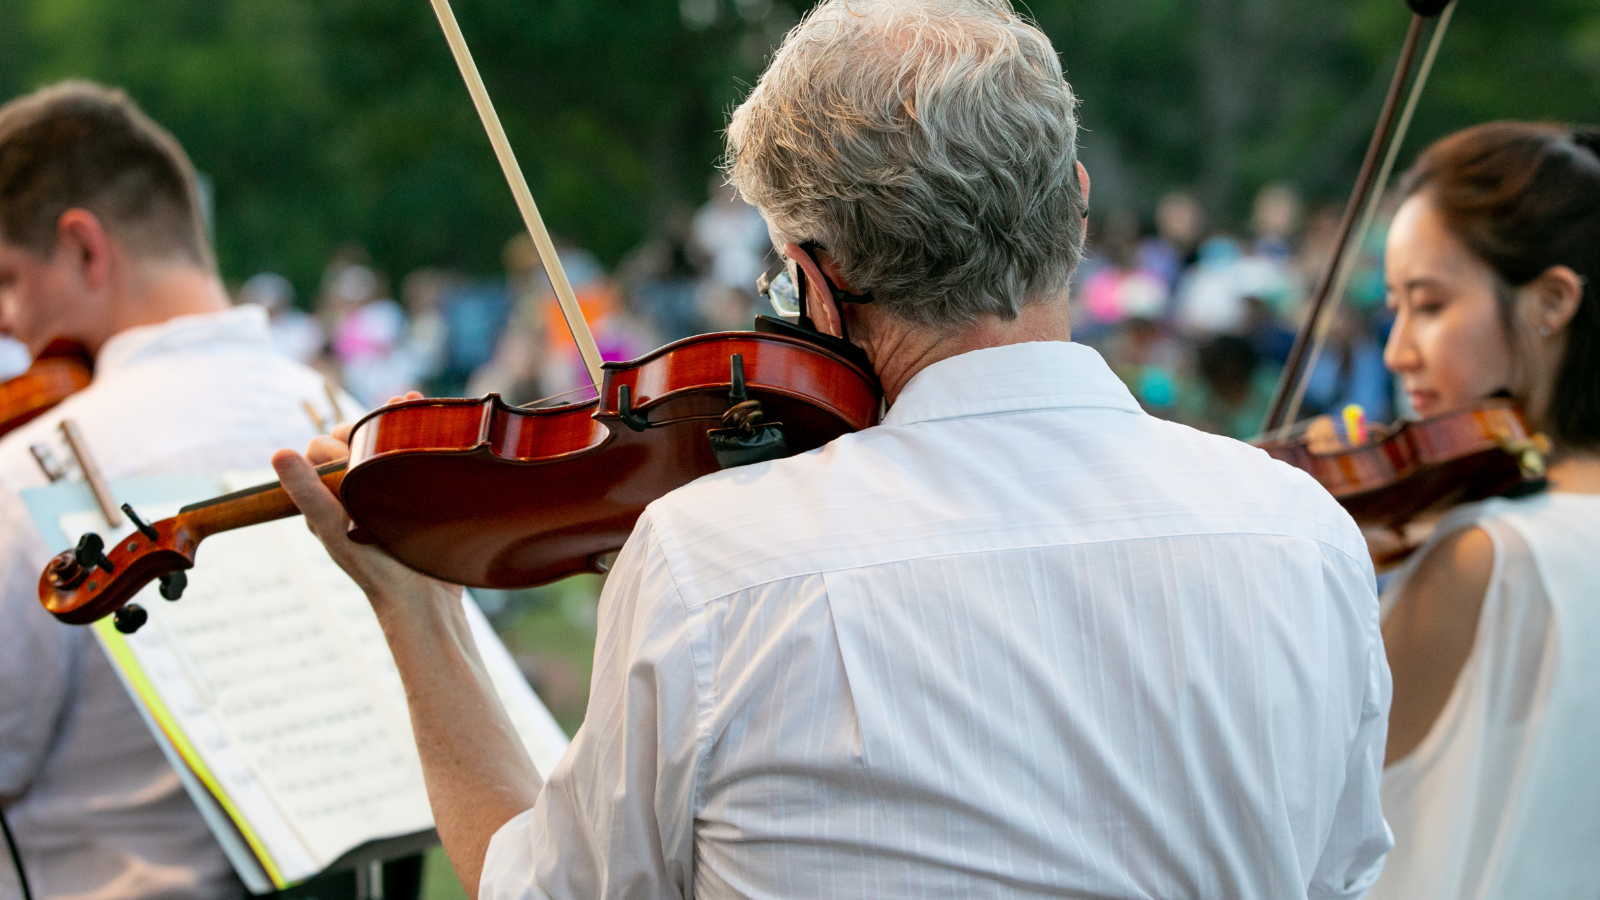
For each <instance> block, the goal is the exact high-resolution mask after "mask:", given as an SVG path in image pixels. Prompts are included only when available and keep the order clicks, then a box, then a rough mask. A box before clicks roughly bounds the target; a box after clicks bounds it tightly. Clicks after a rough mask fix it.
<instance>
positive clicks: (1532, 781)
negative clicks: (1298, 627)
mask: <svg viewBox="0 0 1600 900" xmlns="http://www.w3.org/2000/svg"><path fill="white" fill-rule="evenodd" d="M1597 147H1600V134H1597V133H1595V132H1591V131H1585V130H1578V131H1574V130H1571V129H1567V128H1562V127H1558V126H1554V125H1534V124H1527V123H1520V122H1495V123H1490V124H1487V125H1480V126H1477V127H1475V128H1470V129H1467V130H1466V131H1463V132H1460V133H1458V134H1455V135H1452V136H1450V137H1447V138H1445V139H1444V140H1442V141H1439V142H1438V143H1436V144H1434V145H1433V146H1432V147H1429V148H1428V149H1427V150H1426V151H1425V152H1424V153H1423V154H1422V156H1421V158H1420V159H1419V160H1418V161H1417V163H1416V165H1415V166H1413V167H1412V169H1411V171H1410V172H1409V173H1408V174H1407V176H1406V179H1405V181H1404V183H1403V191H1404V193H1405V195H1406V199H1405V202H1404V204H1403V205H1402V206H1401V207H1400V209H1399V211H1398V212H1397V213H1396V215H1395V220H1394V223H1393V225H1392V226H1391V229H1390V232H1389V239H1388V249H1387V254H1386V260H1385V269H1386V271H1385V277H1386V281H1387V288H1388V294H1389V304H1390V306H1391V308H1392V309H1393V310H1394V313H1395V316H1396V320H1395V324H1394V329H1393V331H1392V333H1391V334H1390V337H1389V344H1388V347H1387V348H1386V349H1385V353H1384V359H1385V363H1386V364H1387V365H1388V366H1389V368H1390V369H1391V370H1393V371H1394V373H1395V375H1396V376H1397V378H1399V379H1400V381H1401V382H1402V384H1403V386H1404V389H1405V391H1406V393H1407V395H1408V396H1409V398H1410V400H1411V404H1412V406H1413V407H1414V408H1415V409H1416V411H1417V413H1418V414H1419V415H1421V416H1428V415H1433V414H1435V413H1440V412H1446V411H1449V410H1451V409H1454V408H1457V407H1462V406H1466V405H1468V404H1471V403H1473V402H1475V401H1477V400H1479V399H1482V398H1485V397H1488V396H1489V395H1491V394H1495V393H1499V392H1509V394H1510V395H1511V396H1512V397H1513V398H1515V399H1516V400H1517V401H1518V402H1519V403H1520V404H1521V406H1522V409H1523V411H1524V413H1525V414H1526V415H1527V417H1528V419H1529V424H1530V425H1531V426H1532V427H1533V428H1534V429H1536V430H1539V431H1542V432H1544V434H1545V435H1546V436H1548V437H1549V439H1550V440H1551V442H1552V453H1551V455H1550V466H1549V478H1550V487H1549V489H1548V490H1547V491H1545V492H1542V493H1540V494H1537V495H1534V496H1531V497H1525V498H1522V499H1516V500H1508V499H1494V500H1489V501H1486V502H1484V503H1478V504H1472V505H1469V506H1465V507H1461V508H1459V509H1457V510H1454V511H1453V512H1452V513H1451V514H1450V515H1448V516H1446V517H1445V518H1444V520H1443V521H1441V522H1440V524H1439V526H1438V527H1437V529H1436V530H1435V531H1434V534H1433V536H1432V537H1431V538H1430V539H1429V541H1428V543H1427V544H1425V545H1424V546H1423V547H1422V549H1421V550H1420V551H1419V552H1418V553H1417V554H1416V555H1415V556H1414V557H1413V558H1412V559H1411V561H1410V562H1409V563H1408V565H1407V566H1406V567H1405V568H1404V569H1402V570H1401V571H1400V572H1399V573H1398V574H1397V576H1396V577H1395V578H1394V580H1393V581H1392V582H1391V583H1390V585H1389V586H1388V588H1387V589H1386V590H1385V592H1384V606H1383V613H1384V626H1383V636H1384V643H1385V646H1386V651H1387V654H1388V658H1389V666H1390V670H1391V672H1392V673H1393V678H1394V702H1393V707H1392V712H1391V716H1390V720H1389V740H1388V748H1387V757H1386V765H1387V768H1386V769H1385V772H1384V782H1383V809H1384V815H1385V817H1386V818H1387V819H1388V821H1389V824H1390V827H1391V828H1392V829H1393V830H1394V833H1395V848H1394V851H1393V852H1392V853H1391V854H1390V856H1389V861H1388V863H1387V864H1386V868H1385V871H1384V873H1383V876H1382V877H1381V878H1380V879H1379V881H1378V885H1377V887H1376V888H1375V889H1374V890H1373V891H1372V893H1371V896H1372V897H1374V898H1387V897H1405V898H1408V900H1419V898H1420V900H1428V898H1441V900H1442V898H1459V897H1466V896H1471V897H1474V898H1481V897H1512V896H1515V897H1556V896H1561V897H1568V896H1580V895H1581V896H1597V895H1600V765H1597V764H1596V762H1595V758H1596V757H1595V754H1596V752H1597V749H1600V308H1597V303H1600V301H1597V299H1596V297H1595V290H1596V278H1597V277H1600V158H1597V156H1596V148H1597Z"/></svg>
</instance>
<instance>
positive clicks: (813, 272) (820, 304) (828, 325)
mask: <svg viewBox="0 0 1600 900" xmlns="http://www.w3.org/2000/svg"><path fill="white" fill-rule="evenodd" d="M783 255H784V256H787V257H789V258H790V259H792V260H794V261H795V262H796V263H798V264H799V266H800V271H801V272H802V273H804V274H805V277H806V298H805V300H806V315H808V316H810V317H811V324H812V325H814V326H816V329H817V330H818V331H820V332H822V333H823V334H826V335H828V336H830V337H836V338H843V337H844V325H843V323H841V322H840V321H839V307H838V305H836V304H835V303H834V302H833V294H832V293H831V292H829V290H828V283H827V282H826V281H824V280H823V279H822V270H821V269H820V268H818V267H817V261H816V260H814V259H812V258H811V254H809V253H807V252H806V251H805V250H803V249H801V247H800V245H799V244H796V243H794V242H792V241H791V242H790V243H787V244H784V245H783Z"/></svg>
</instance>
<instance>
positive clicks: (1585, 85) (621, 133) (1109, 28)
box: [0, 0, 1600, 293]
mask: <svg viewBox="0 0 1600 900" xmlns="http://www.w3.org/2000/svg"><path fill="white" fill-rule="evenodd" d="M1027 8H1028V9H1029V10H1030V11H1031V13H1032V14H1033V15H1034V16H1035V17H1036V18H1037V19H1038V21H1039V22H1040V24H1041V25H1042V26H1043V27H1044V28H1045V30H1046V31H1047V32H1048V33H1049V34H1050V36H1051V38H1052V39H1053V40H1054V41H1055V43H1056V47H1057V49H1058V50H1059V51H1060V52H1061V54H1062V57H1063V60H1064V62H1065V64H1066V67H1067V73H1068V78H1069V79H1070V80H1071V81H1072V82H1073V84H1074V86H1075V87H1076V88H1077V90H1078V91H1079V93H1080V95H1081V96H1082V98H1083V101H1084V106H1083V121H1084V124H1085V126H1086V129H1087V131H1086V133H1085V134H1084V147H1085V150H1084V153H1085V159H1086V161H1087V163H1088V164H1089V166H1090V168H1091V170H1092V172H1093V173H1094V175H1095V179H1096V200H1097V205H1098V206H1100V207H1101V208H1109V207H1111V206H1118V207H1124V208H1130V209H1136V210H1140V211H1142V212H1148V210H1149V209H1150V207H1151V206H1152V205H1153V204H1154V201H1155V199H1156V197H1157V196H1158V195H1159V193H1160V192H1161V191H1163V190H1165V189H1167V188H1170V187H1173V186H1182V185H1190V186H1194V187H1195V188H1196V189H1197V190H1198V191H1199V192H1200V194H1201V196H1202V197H1203V198H1204V199H1205V200H1206V201H1207V202H1208V204H1209V205H1211V207H1212V208H1213V209H1215V210H1218V211H1219V212H1220V213H1221V214H1222V216H1223V218H1224V219H1225V220H1230V219H1231V220H1233V221H1237V220H1238V219H1239V218H1240V217H1241V215H1242V214H1243V212H1244V211H1245V210H1246V209H1247V208H1248V203H1249V199H1250V197H1251V195H1252V194H1253V193H1254V191H1255V190H1256V189H1257V188H1258V187H1259V186H1260V185H1261V184H1263V183H1265V182H1267V181H1271V180H1275V179H1286V180H1289V181H1291V182H1294V183H1296V184H1298V185H1299V186H1300V187H1301V188H1302V190H1304V191H1305V192H1307V193H1308V194H1309V195H1310V196H1311V197H1313V198H1321V199H1333V200H1337V199H1339V198H1340V197H1341V196H1342V193H1343V192H1344V191H1345V190H1347V189H1348V184H1349V182H1350V180H1351V178H1352V177H1353V173H1354V169H1355V167H1356V165H1357V163H1358V162H1359V158H1360V154H1361V151H1362V148H1363V146H1364V144H1365V141H1366V139H1367V136H1368V134H1369V132H1370V129H1371V127H1372V120H1373V118H1374V116H1375V114H1376V111H1377V107H1378V105H1379V102H1380V100H1381V96H1382V92H1383V88H1384V85H1385V83H1386V80H1387V78H1388V75H1389V71H1390V69H1391V67H1392V65H1393V60H1394V57H1395V54H1396V52H1397V49H1398V46H1399V43H1400V38H1401V35H1402V33H1403V30H1404V26H1405V22H1406V18H1407V15H1408V13H1407V11H1406V10H1405V8H1404V6H1403V5H1402V3H1401V2H1400V0H1347V2H1341V3H1326V2H1314V0H1034V2H1032V3H1031V4H1027ZM798 11H800V9H799V8H792V7H790V6H786V5H784V4H783V3H781V2H775V0H524V2H508V0H459V3H458V5H457V9H456V12H457V16H458V17H459V19H460V20H461V22H462V25H463V28H464V29H465V31H466V33H467V37H468V40H469V42H470V43H471V45H472V48H473V50H474V52H475V54H476V56H477V59H478V61H479V64H480V66H481V67H482V69H483V72H484V77H485V79H486V81H487V82H488V85H489V89H490V92H491V94H492V95H493V96H494V97H495V98H496V99H497V101H498V104H499V107H500V111H501V113H502V115H503V116H504V117H505V123H506V128H507V130H508V132H509V133H510V135H511V138H512V141H513V143H514V145H515V146H516V148H517V150H518V152H519V154H520V156H521V158H522V162H523V165H524V168H525V170H526V172H527V174H528V178H529V181H530V183H531V184H532V187H533V191H534V194H535V196H536V197H537V198H538V200H539V203H540V205H541V208H542V209H543V211H544V213H545V215H546V217H547V219H548V220H549V222H550V224H551V227H552V229H553V230H555V231H556V232H558V233H560V234H563V235H566V236H568V237H569V238H571V239H573V240H575V241H577V242H579V243H581V244H583V245H585V246H588V247H590V248H592V249H593V250H595V251H596V252H597V253H599V254H600V256H601V257H602V258H603V259H605V260H606V261H607V262H614V261H615V260H616V259H618V258H619V257H620V256H621V255H622V254H623V253H624V252H626V251H627V250H628V249H629V248H630V247H631V246H633V245H634V244H635V243H636V242H637V241H639V240H640V239H641V238H642V237H643V236H645V235H646V234H648V233H650V232H652V231H655V230H659V229H660V228H662V227H663V226H664V225H665V224H666V223H667V222H669V221H670V220H672V219H673V218H674V217H681V216H682V215H683V214H684V212H685V211H686V210H687V209H690V208H692V207H693V205H694V204H696V203H698V202H699V201H700V200H702V199H703V198H704V196H705V191H706V182H707V179H708V177H709V176H711V175H712V174H713V171H714V165H715V161H716V159H717V156H718V152H719V149H720V142H721V131H722V127H723V125H724V123H725V120H726V115H727V112H728V110H729V109H730V108H731V106H732V105H733V104H734V103H735V102H737V100H738V98H739V97H740V95H741V94H742V93H743V92H744V91H745V90H746V89H747V88H748V86H749V84H750V83H751V82H753V80H754V78H755V77H756V75H757V74H758V73H759V70H760V66H761V64H762V62H763V60H764V58H765V56H766V55H767V54H768V53H769V52H770V49H771V48H772V46H773V45H774V44H775V43H776V41H777V40H778V39H779V38H780V37H781V36H782V34H783V32H784V31H785V30H786V29H787V28H788V27H789V26H790V25H792V24H793V23H794V22H795V21H796V20H797V12H798ZM0 18H3V21H5V22H6V23H7V24H6V26H5V27H4V28H0V96H10V95H13V94H16V93H20V92H23V91H25V90H28V89H31V88H33V87H36V86H38V85H41V84H44V83H46V82H49V81H52V80H54V79H58V78H63V77H68V76H83V77H91V78H96V79H99V80H102V81H106V82H111V83H116V84H121V85H123V86H125V87H127V88H128V90H129V91H130V92H131V93H132V94H133V95H134V97H135V98H136V99H138V100H139V101H140V103H142V104H143V105H144V106H145V108H146V109H147V110H148V111H149V112H150V113H151V114H152V115H153V116H155V117H156V118H157V119H158V120H160V121H162V122H163V123H165V124H166V125H167V126H168V127H169V128H171V129H172V131H173V132H174V133H175V134H176V135H177V136H178V138H179V139H180V140H181V141H183V143H184V144H185V145H186V146H187V147H188V149H189V151H190V153H191V154H192V156H193V157H194V159H195V162H196V164H197V165H198V166H199V167H200V168H201V169H202V170H203V171H204V172H205V173H207V175H208V176H209V177H210V179H211V181H212V184H213V185H214V187H215V192H216V231H217V243H218V251H219V256H220V259H221V261H222V265H223V269H224V273H225V275H227V276H228V277H230V278H234V279H237V278H243V277H245V276H247V275H249V274H251V273H252V272H254V271H258V270H261V269H276V270H279V271H283V272H285V273H287V274H289V275H290V276H291V277H292V278H294V280H295V281H296V282H297V284H298V285H299V286H300V287H301V289H302V292H303V293H304V292H307V291H309V290H311V289H314V287H315V285H316V283H317V279H318V277H319V275H320V272H321V269H322V266H323V264H324V262H325V261H326V259H327V258H328V256H329V254H330V253H331V252H332V250H333V249H334V248H335V247H336V246H338V245H340V244H341V243H343V242H345V241H349V240H354V241H357V242H359V243H360V244H362V245H364V246H365V247H366V248H367V249H368V250H369V251H370V252H371V253H372V255H373V257H374V260H375V261H376V263H377V264H378V266H379V267H380V268H382V269H385V270H387V271H388V272H389V273H390V274H391V275H392V276H398V275H399V274H403V273H404V272H405V271H408V270H409V269H411V268H413V267H416V266H419V265H424V264H435V265H447V266H454V267H459V268H463V269H467V270H473V271H487V270H492V269H494V268H496V267H497V265H498V261H499V252H500V248H501V246H502V244H503V242H504V240H505V238H506V237H507V236H508V235H510V234H511V233H513V231H515V230H516V228H517V227H518V222H517V218H516V214H515V210H514V208H513V206H512V203H511V201H510V198H509V195H508V192H507V190H506V187H505V184H504V182H503V180H502V179H501V176H500V174H499V172H498V170H497V169H496V167H495V163H494V159H493V156H492V154H491V153H490V151H489V147H488V143H487V140H486V139H485V138H484V136H483V133H482V130H481V128H480V127H479V125H478V124H477V122H476V120H475V118H474V114H473V112H472V107H471V104H470V102H469V101H468V99H467V95H466V91H465V89H464V88H463V87H462V84H461V80H460V77H459V75H458V74H457V73H456V71H455V68H454V65H453V63H452V61H451V59H450V56H449V53H448V51H447V49H446V47H445V43H444V40H443V38H442V37H441V35H440V34H439V30H438V26H437V24H436V23H435V21H434V20H433V16H432V12H431V9H430V8H429V5H428V4H427V3H426V2H423V0H408V2H403V3H402V2H380V0H320V2H315V3H313V2H309V0H144V2H142V3H137V4H135V3H125V2H118V0H0ZM1597 83H1600V8H1597V7H1596V5H1595V4H1594V3H1593V2H1592V0H1537V2H1533V3H1525V2H1524V3H1518V2H1513V0H1467V3H1466V5H1465V6H1464V7H1463V8H1462V9H1461V11H1460V13H1459V15H1457V17H1456V21H1455V25H1454V27H1453V28H1452V31H1451V34H1450V35H1449V36H1448V37H1447V39H1446V42H1445V48H1444V52H1443V53H1442V54H1441V57H1440V60H1439V65H1438V68H1437V70H1436V72H1435V78H1434V81H1433V83H1432V85H1431V86H1430V89H1429V92H1428V94H1427V96H1426V98H1425V100H1424V103H1423V104H1422V107H1421V109H1420V111H1419V114H1418V118H1417V123H1416V126H1415V128H1414V131H1413V134H1414V137H1413V139H1412V140H1411V142H1410V144H1411V146H1412V149H1413V150H1414V149H1415V148H1416V147H1417V146H1419V145H1420V144H1421V143H1423V142H1425V141H1427V140H1430V139H1432V138H1434V137H1437V136H1439V135H1441V134H1443V133H1445V132H1448V131H1450V130H1453V129H1455V128H1459V127H1461V126H1464V125H1468V124H1471V123H1473V122H1477V121H1482V120H1485V119H1489V118H1498V117H1516V118H1547V119H1556V120H1570V119H1574V118H1585V117H1588V116H1592V115H1593V112H1592V111H1593V109H1594V108H1595V101H1596V93H1597V92H1596V86H1597Z"/></svg>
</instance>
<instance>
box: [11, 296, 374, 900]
mask: <svg viewBox="0 0 1600 900" xmlns="http://www.w3.org/2000/svg"><path fill="white" fill-rule="evenodd" d="M304 402H311V403H312V404H314V405H315V406H316V408H317V409H319V410H320V412H321V414H322V415H323V416H330V415H331V410H329V409H328V406H329V404H328V400H327V397H326V394H325V392H324V389H323V381H322V376H320V375H318V374H316V373H315V372H312V371H311V370H310V369H308V368H306V367H305V366H302V365H300V364H298V363H296V362H292V361H290V360H289V359H287V358H285V357H283V356H282V355H281V354H279V353H278V352H277V351H276V350H274V349H273V346H272V343H271V338H270V336H269V334H268V331H267V322H266V316H265V314H264V313H263V312H262V310H261V309H260V308H259V307H255V306H247V307H239V308H236V309H232V310H228V311H225V312H219V313H213V314H207V315H196V316H183V317H180V318H177V319H173V320H171V321H169V322H166V323H163V324H161V325H153V326H148V327H142V328H134V329H130V330H128V331H124V332H122V333H121V334H118V335H116V336H115V337H113V338H112V339H111V340H110V341H108V342H106V345H105V346H104V347H103V348H101V351H100V354H99V357H98V359H97V360H96V365H95V379H94V382H93V383H92V384H90V385H89V387H87V388H85V389H84V390H82V391H80V392H79V393H77V394H75V395H73V396H72V397H70V398H68V399H67V400H66V401H65V402H63V403H61V405H59V406H57V407H56V408H55V409H54V410H52V411H50V412H49V413H47V414H45V415H44V416H43V417H41V418H39V419H36V420H34V421H33V422H30V423H29V424H27V425H25V426H23V427H22V428H19V429H17V430H16V431H14V432H12V433H11V434H9V435H7V436H6V437H5V438H4V439H3V440H0V797H14V798H18V799H16V800H15V802H13V803H12V804H11V805H10V806H9V807H8V808H7V810H6V815H7V817H8V818H9V819H10V820H11V825H12V827H13V829H15V831H16V833H17V842H18V843H19V844H20V845H21V851H22V856H23V860H24V862H25V863H26V865H27V868H28V876H29V879H30V880H31V881H32V884H33V890H34V895H35V896H36V897H39V898H41V900H42V898H49V897H65V896H69V895H70V896H72V897H74V898H75V900H140V898H151V900H154V898H160V900H215V898H219V897H225V896H237V895H238V894H239V893H241V890H242V889H241V886H240V885H239V882H238V881H237V880H236V879H235V878H234V876H233V872H232V869H231V868H230V867H229V865H228V863H227V860H226V858H225V857H224V856H223V854H222V849H221V848H220V847H219V846H218V845H217V842H216V840H215V839H214V838H213V837H212V836H211V833H210V831H209V830H208V829H207V828H206V825H205V823H204V821H203V820H202V819H201V818H200V813H199V812H198V811H197V810H196V809H195V807H194V805H193V803H191V802H190V800H189V798H188V796H187V795H186V794H185V793H184V790H183V787H182V785H181V784H180V783H179V781H178V776H177V774H176V773H175V772H173V770H172V767H171V766H170V765H169V764H168V763H167V761H166V758H165V757H164V756H163V755H162V753H161V751H160V749H159V748H158V747H157V746H156V743H155V739H154V738H153V737H151V734H150V731H149V729H148V728H147V727H146V726H145V723H144V721H143V719H142V718H140V716H139V713H138V711H137V710H136V709H135V708H134V705H133V701H132V700H131V699H130V698H129V696H128V694H127V691H126V690H124V689H123V686H122V684H121V683H120V681H119V680H118V679H117V676H116V674H115V672H114V671H113V670H112V669H111V666H110V663H109V662H108V661H107V660H106V658H105V654H104V653H103V652H102V651H101V650H100V648H99V647H98V646H96V644H95V640H94V637H93V635H91V634H90V633H89V631H88V630H87V629H85V628H82V627H78V626H72V625H63V624H61V623H59V622H57V621H56V620H55V619H54V618H52V617H51V616H50V614H49V613H47V612H45V610H44V608H43V607H41V606H40V605H39V588H38V586H39V573H40V572H41V571H43V568H44V565H45V563H46V562H48V561H49V558H50V555H51V554H50V551H49V550H48V548H46V547H45V545H44V542H43V540H42V539H41V538H40V536H39V531H38V528H37V527H36V526H35V525H34V523H33V520H32V518H31V517H30V516H29V515H28V511H27V508H26V507H25V506H24V505H23V503H22V500H21V498H20V497H19V495H18V492H19V491H21V490H23V489H25V488H31V487H38V486H40V485H43V484H46V483H47V482H46V479H45V476H44V474H43V473H42V472H41V471H40V469H39V466H38V464H37V463H36V462H35V461H34V459H33V456H32V454H31V453H30V452H29V449H28V448H29V447H30V446H31V445H32V444H35V443H41V442H42V443H44V444H46V445H48V446H49V447H50V448H51V449H52V450H53V451H54V452H55V455H56V457H57V458H58V459H60V458H62V456H63V451H62V447H63V444H62V441H61V438H60V434H59V432H58V431H57V424H58V423H59V422H60V421H61V419H62V418H71V419H73V420H74V421H75V422H77V423H78V425H79V427H80V428H81V430H82V432H83V435H84V440H85V442H86V443H87V444H88V445H89V447H90V449H91V452H93V453H94V455H95V458H96V460H97V461H98V462H99V464H100V467H101V470H102V471H103V472H104V474H105V476H106V477H107V478H109V479H116V478H125V477H131V476H143V475H166V474H186V473H213V472H222V471H226V470H230V469H234V470H237V469H259V468H262V467H264V466H265V465H266V463H267V461H268V459H269V458H270V455H271V453H272V452H273V451H274V450H276V449H278V448H281V447H303V446H305V444H306V442H307V441H308V440H310V439H311V437H312V436H313V435H314V434H315V430H314V429H313V428H312V423H311V419H310V417H309V416H308V415H307V414H306V411H305V409H304V408H303V406H302V403H304ZM344 402H345V403H346V406H345V410H344V411H345V413H346V414H349V413H352V412H354V411H355V406H354V403H353V402H352V401H350V400H348V399H345V400H344ZM240 614H241V615H248V614H249V612H248V611H241V613H240ZM10 870H11V864H10V861H9V859H8V858H7V859H3V860H0V898H8V900H9V898H12V897H17V896H18V895H19V891H18V889H17V885H16V880H15V876H14V875H12V873H11V871H10Z"/></svg>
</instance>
